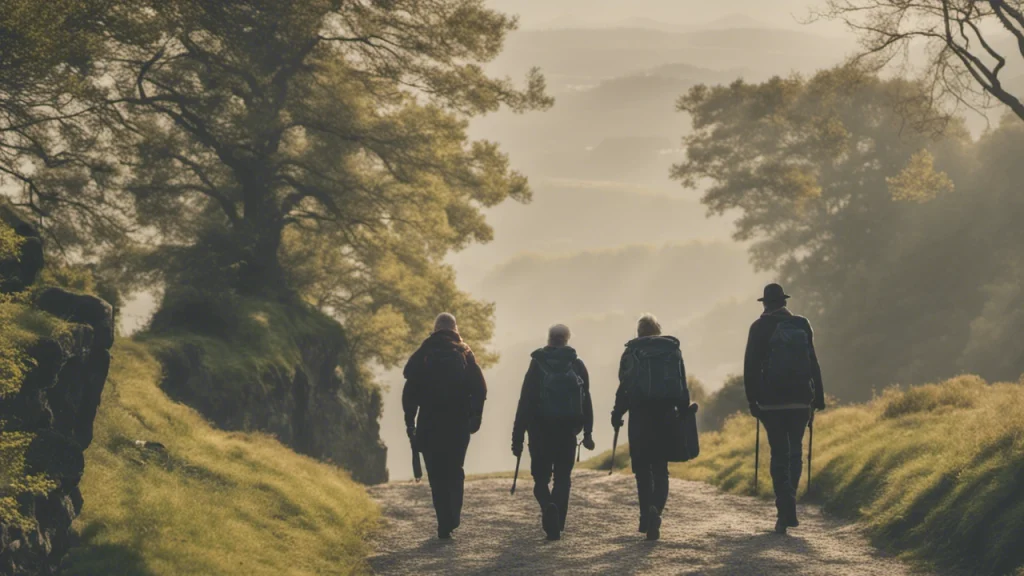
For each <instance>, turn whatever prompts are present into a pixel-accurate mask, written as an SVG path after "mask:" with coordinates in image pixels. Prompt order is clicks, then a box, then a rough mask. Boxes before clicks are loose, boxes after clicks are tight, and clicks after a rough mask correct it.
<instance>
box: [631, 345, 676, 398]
mask: <svg viewBox="0 0 1024 576" xmlns="http://www.w3.org/2000/svg"><path fill="white" fill-rule="evenodd" d="M629 347H630V348H631V349H632V353H633V358H634V360H635V362H634V368H633V393H632V397H633V400H634V401H649V400H671V401H682V400H687V399H688V397H689V392H688V390H687V388H686V382H685V380H684V377H683V353H682V351H681V350H680V349H679V340H676V339H675V338H672V337H671V336H653V337H647V338H638V339H636V340H634V341H632V342H630V344H629Z"/></svg>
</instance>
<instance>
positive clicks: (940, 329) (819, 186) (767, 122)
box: [673, 67, 990, 400]
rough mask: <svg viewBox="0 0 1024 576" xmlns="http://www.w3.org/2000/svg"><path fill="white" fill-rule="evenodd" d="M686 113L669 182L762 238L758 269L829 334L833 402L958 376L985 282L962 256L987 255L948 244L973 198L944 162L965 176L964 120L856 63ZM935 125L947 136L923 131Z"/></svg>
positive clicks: (751, 88) (755, 240) (745, 91)
mask: <svg viewBox="0 0 1024 576" xmlns="http://www.w3.org/2000/svg"><path fill="white" fill-rule="evenodd" d="M679 108H680V109H681V110H684V111H686V112H689V113H690V114H691V116H692V118H693V125H694V131H693V133H692V134H691V135H689V136H687V137H686V138H685V139H684V142H685V145H686V149H687V154H686V159H685V160H684V161H683V162H682V163H680V164H679V165H677V166H676V167H675V169H674V172H673V176H674V177H675V178H677V179H679V180H680V181H681V182H682V183H683V184H684V185H686V186H689V187H698V186H703V187H705V188H704V189H705V192H704V196H703V202H704V204H705V205H707V206H708V208H709V210H710V211H711V212H713V213H717V214H724V213H726V212H729V213H732V212H734V211H738V219H737V223H736V232H735V236H736V238H737V239H738V240H742V241H750V242H751V248H750V251H751V258H752V260H753V262H754V264H755V265H756V266H757V267H758V268H760V269H763V270H773V271H775V272H776V274H777V277H778V279H779V280H780V281H782V282H783V283H784V284H786V286H787V288H788V289H789V290H790V291H791V293H793V294H794V296H795V298H796V300H795V303H796V304H797V305H798V306H799V309H800V311H801V312H803V313H806V314H808V315H810V316H811V317H812V319H813V320H816V321H819V320H820V321H821V323H822V324H823V325H824V326H826V327H827V328H826V329H825V331H824V332H823V333H822V334H821V336H820V340H821V347H822V356H823V358H824V359H825V360H824V362H825V363H824V365H825V366H827V367H828V368H829V369H828V370H827V372H829V373H830V374H831V377H830V380H831V382H832V383H833V386H832V389H831V390H830V393H836V394H837V395H838V396H840V397H844V398H847V399H860V400H863V399H866V398H868V397H870V386H871V385H884V384H885V383H888V382H893V381H899V382H907V381H926V380H927V379H928V378H929V377H942V376H943V375H946V374H949V373H950V372H954V371H956V370H957V369H958V366H957V365H956V360H955V359H956V358H957V357H958V355H959V354H960V352H961V351H962V350H963V346H964V344H965V339H966V336H965V334H966V323H967V320H966V319H967V318H969V317H970V316H971V315H973V314H976V313H977V309H975V308H974V306H973V305H971V306H967V309H964V308H965V303H964V302H963V301H961V300H964V299H968V298H970V297H973V295H974V294H975V293H976V291H977V290H978V282H979V278H983V277H984V274H982V273H981V272H980V271H978V270H977V267H978V266H980V265H981V264H980V261H978V260H977V259H975V260H974V261H973V262H968V261H967V260H963V261H961V260H958V259H954V258H953V255H956V257H957V258H959V257H960V256H964V257H967V255H968V254H969V253H970V252H969V250H970V249H971V248H975V249H977V248H978V245H976V244H973V243H971V242H963V243H961V245H959V246H956V245H953V244H950V241H951V240H952V238H950V234H952V230H957V229H959V228H960V227H961V226H962V225H963V223H962V222H957V221H956V218H957V217H958V216H957V215H956V214H957V212H958V211H961V210H963V209H964V208H965V206H966V204H965V203H966V202H967V200H968V199H969V196H967V195H965V194H960V193H958V192H957V187H956V186H955V185H954V180H953V179H952V178H951V177H950V176H949V175H948V174H946V173H945V172H944V171H943V167H944V168H945V169H946V170H953V171H954V172H955V173H956V174H960V175H962V174H964V173H965V172H966V169H964V168H963V167H962V166H963V165H964V164H966V163H967V160H966V156H965V155H966V152H965V150H966V148H967V147H968V146H969V138H968V136H967V133H966V130H965V129H964V128H963V126H962V124H960V123H953V124H948V125H947V124H946V120H945V119H944V115H943V114H942V113H941V111H939V110H938V109H936V108H935V107H934V102H933V101H932V100H931V99H930V98H929V97H928V95H927V93H926V91H923V90H922V88H921V87H920V86H919V85H917V84H915V83H913V82H907V81H904V80H882V79H879V78H878V77H876V76H874V75H872V74H870V73H868V72H865V71H864V70H862V69H859V68H855V67H842V68H837V69H833V70H827V71H822V72H819V73H818V74H816V75H815V76H814V77H812V78H809V79H806V80H805V79H802V78H799V77H792V78H774V79H771V80H769V81H767V82H765V83H763V84H747V83H744V82H735V83H733V84H732V85H730V86H718V87H714V88H708V87H704V86H698V87H695V88H693V89H692V90H691V91H690V92H689V93H688V94H686V95H685V96H684V97H683V98H682V99H681V100H680V102H679ZM915 119H916V120H915ZM932 122H934V123H936V126H937V127H939V126H941V127H943V128H944V129H943V130H939V129H938V128H937V129H936V130H934V131H921V130H919V128H920V127H922V126H926V125H929V124H930V123H932ZM961 182H963V180H962V179H961ZM943 251H947V252H948V254H949V256H947V257H948V258H949V262H954V261H955V262H957V263H958V264H962V267H961V268H960V269H959V270H958V271H957V272H956V273H955V274H952V275H951V274H948V273H947V271H946V269H945V268H944V267H942V266H936V260H935V259H936V258H937V257H938V255H939V254H941V253H943ZM985 265H986V266H988V265H989V264H985ZM989 273H990V272H989ZM935 286H941V289H936V288H935ZM936 308H938V309H943V308H949V309H951V311H950V312H949V313H948V314H947V315H944V316H943V315H934V314H932V313H931V312H932V311H933V310H934V309H936ZM954 310H955V311H954ZM910 348H914V349H915V350H917V351H919V352H918V353H916V357H917V359H916V360H914V361H913V362H912V361H910V359H909V358H908V355H909V356H914V355H911V354H908V350H910ZM925 350H929V352H925ZM937 350H943V352H942V353H941V354H937V353H935V352H936V351H937ZM924 358H928V359H930V360H931V359H936V358H940V359H941V361H936V362H932V363H931V364H929V362H928V361H921V359H924ZM951 359H952V360H951ZM914 362H921V364H920V365H914ZM865 383H871V384H869V385H865ZM879 383H881V384H879Z"/></svg>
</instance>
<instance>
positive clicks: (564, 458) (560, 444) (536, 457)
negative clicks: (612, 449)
mask: <svg viewBox="0 0 1024 576" xmlns="http://www.w3.org/2000/svg"><path fill="white" fill-rule="evenodd" d="M575 464H576V434H575V433H574V432H573V431H571V430H554V431H551V430H549V431H537V432H536V433H534V432H533V431H531V432H530V474H531V475H533V495H534V496H536V497H537V503H538V504H540V509H541V512H542V513H543V511H544V508H545V507H546V506H547V505H548V504H549V503H551V502H554V503H555V506H558V513H559V514H560V515H561V522H562V524H561V527H562V530H565V516H566V513H567V512H568V510H569V490H570V489H571V488H572V468H573V466H574V465H575ZM552 476H554V487H553V488H551V487H550V486H549V484H550V483H551V478H552Z"/></svg>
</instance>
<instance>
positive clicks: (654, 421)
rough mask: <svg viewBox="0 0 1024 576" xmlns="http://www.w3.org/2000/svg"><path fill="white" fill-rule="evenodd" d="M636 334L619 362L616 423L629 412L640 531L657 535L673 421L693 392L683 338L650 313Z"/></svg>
mask: <svg viewBox="0 0 1024 576" xmlns="http://www.w3.org/2000/svg"><path fill="white" fill-rule="evenodd" d="M636 335H637V337H636V338H635V339H633V340H630V341H629V342H628V343H627V344H626V351H625V352H623V354H622V360H621V361H620V363H619V389H618V391H616V393H615V408H614V409H613V410H612V427H614V428H615V429H616V430H617V429H618V428H619V427H621V426H622V425H623V422H622V416H623V415H624V414H625V413H626V412H627V411H628V412H629V414H630V416H629V457H630V459H631V460H632V468H633V474H634V475H635V476H636V492H637V497H638V499H639V500H640V532H641V533H644V534H646V535H647V539H648V540H657V539H659V538H660V537H661V514H662V512H664V511H665V503H666V502H667V501H668V448H667V446H666V436H667V434H668V430H667V427H668V422H669V421H670V420H669V419H670V418H675V417H678V414H680V413H681V411H682V410H688V409H689V407H690V392H689V389H688V388H687V385H686V367H685V365H684V364H683V355H682V352H680V350H679V340H678V339H677V338H673V337H672V336H662V334H661V325H660V324H659V323H658V320H657V318H655V317H654V316H652V315H650V314H645V315H644V316H642V317H641V318H640V320H638V321H637V327H636Z"/></svg>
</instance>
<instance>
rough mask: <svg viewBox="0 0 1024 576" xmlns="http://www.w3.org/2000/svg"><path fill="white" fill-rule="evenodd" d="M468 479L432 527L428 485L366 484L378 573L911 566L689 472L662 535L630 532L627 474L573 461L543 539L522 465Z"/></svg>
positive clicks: (802, 570) (870, 570)
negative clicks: (448, 535) (789, 524)
mask: <svg viewBox="0 0 1024 576" xmlns="http://www.w3.org/2000/svg"><path fill="white" fill-rule="evenodd" d="M519 480H520V482H519V488H518V491H517V492H516V495H515V496H514V497H512V496H509V487H510V486H511V480H508V479H496V480H479V481H475V482H469V483H467V485H466V500H465V510H464V512H463V516H462V527H461V528H460V529H459V530H458V531H457V532H456V533H455V536H454V540H450V541H447V542H443V541H440V540H437V538H436V526H435V523H434V511H433V509H432V508H431V505H430V488H428V487H427V485H426V483H425V482H424V483H423V484H413V483H396V484H388V485H384V486H379V487H376V488H373V489H371V493H372V494H373V496H374V497H375V498H376V499H377V501H378V502H380V504H381V508H382V511H383V514H384V517H385V525H384V528H383V530H382V531H381V533H380V535H379V538H378V546H377V552H376V554H375V555H374V557H372V558H371V559H370V564H371V566H372V567H373V570H374V571H375V572H376V573H377V574H402V575H405V574H481V575H482V574H529V575H532V576H539V575H542V574H617V575H621V574H715V575H730V576H743V575H755V574H757V575H760V574H787V575H795V574H810V575H829V576H843V575H853V574H856V575H871V574H878V575H886V576H896V575H899V574H912V573H915V572H913V571H911V569H909V568H908V567H907V566H905V565H904V564H902V563H900V562H899V561H896V560H894V559H892V558H887V557H885V556H884V555H883V554H881V553H880V552H878V551H877V550H875V549H874V548H872V547H871V546H870V544H868V542H867V540H866V539H865V538H864V536H863V535H862V534H861V532H860V531H859V529H858V528H857V527H856V526H854V525H851V524H847V523H843V522H839V521H837V520H835V519H833V518H827V517H823V516H822V514H821V512H820V511H819V510H818V509H817V508H815V507H812V506H801V509H800V518H801V526H800V527H799V528H795V529H791V530H790V533H789V535H788V536H779V535H777V534H775V533H774V532H773V531H772V528H773V526H774V522H775V520H774V516H775V508H774V506H773V505H772V504H771V503H769V502H767V501H761V500H757V499H754V498H748V497H744V496H733V495H729V494H724V493H722V492H720V491H718V490H717V489H715V488H714V487H711V486H709V485H706V484H701V483H697V482H687V481H683V480H676V479H673V480H672V484H671V493H670V495H669V502H668V509H666V511H665V515H664V523H663V525H662V532H661V541H660V542H647V541H645V540H643V538H642V535H641V534H638V533H637V532H636V525H637V506H636V490H635V484H634V482H633V477H632V476H629V475H625V474H616V475H614V476H607V475H605V474H601V473H598V472H589V471H577V472H575V473H574V475H573V491H572V501H571V503H570V505H569V518H568V521H567V522H566V532H565V533H564V534H563V536H562V540H560V541H557V542H548V541H546V540H545V539H544V533H543V532H542V531H541V527H540V509H539V507H538V506H537V504H536V501H535V500H534V499H533V492H532V488H533V484H532V481H531V479H530V478H529V476H528V475H527V476H526V477H525V478H524V477H522V476H520V478H519Z"/></svg>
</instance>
